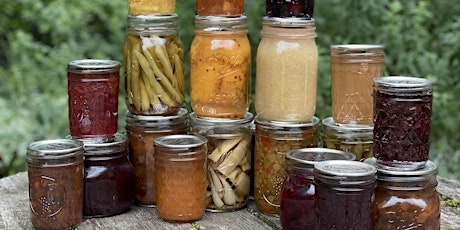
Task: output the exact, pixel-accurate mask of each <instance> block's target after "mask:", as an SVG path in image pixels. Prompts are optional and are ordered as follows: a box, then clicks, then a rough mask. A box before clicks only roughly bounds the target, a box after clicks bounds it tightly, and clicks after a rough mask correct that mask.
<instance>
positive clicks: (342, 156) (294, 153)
mask: <svg viewBox="0 0 460 230" xmlns="http://www.w3.org/2000/svg"><path fill="white" fill-rule="evenodd" d="M354 159H355V155H354V154H352V153H349V152H343V151H340V150H335V149H326V148H302V149H295V150H291V151H289V152H287V153H286V161H287V169H286V171H287V174H288V176H287V178H286V180H285V181H284V184H283V192H282V198H281V211H280V221H281V226H282V227H283V229H285V230H295V229H305V230H308V229H312V230H314V229H315V207H314V204H315V199H314V196H315V185H314V183H313V177H314V174H313V168H314V165H315V164H316V163H317V162H320V161H326V160H354Z"/></svg>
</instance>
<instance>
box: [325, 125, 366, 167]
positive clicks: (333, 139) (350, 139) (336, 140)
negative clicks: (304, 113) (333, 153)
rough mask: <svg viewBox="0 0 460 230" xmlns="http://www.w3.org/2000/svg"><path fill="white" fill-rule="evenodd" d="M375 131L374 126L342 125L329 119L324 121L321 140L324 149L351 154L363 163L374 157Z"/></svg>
mask: <svg viewBox="0 0 460 230" xmlns="http://www.w3.org/2000/svg"><path fill="white" fill-rule="evenodd" d="M373 130H374V126H373V125H340V124H337V123H336V122H335V121H334V119H333V118H332V117H327V118H325V119H323V120H322V126H321V140H322V143H323V147H325V148H329V149H339V150H342V151H345V152H351V153H353V154H355V156H356V160H358V161H363V160H364V159H366V158H369V157H373V156H374V146H373V142H374V133H373Z"/></svg>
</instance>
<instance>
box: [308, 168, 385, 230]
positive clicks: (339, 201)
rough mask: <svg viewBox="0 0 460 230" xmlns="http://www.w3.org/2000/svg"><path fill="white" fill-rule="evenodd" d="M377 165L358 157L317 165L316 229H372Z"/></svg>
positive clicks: (315, 173)
mask: <svg viewBox="0 0 460 230" xmlns="http://www.w3.org/2000/svg"><path fill="white" fill-rule="evenodd" d="M376 171H377V169H376V168H375V167H374V166H373V165H370V164H367V163H364V162H359V161H344V160H330V161H321V162H318V163H316V164H315V166H314V184H315V188H316V191H315V197H314V199H315V211H316V218H315V227H316V229H343V230H355V229H372V227H373V226H372V206H373V203H374V188H375V183H376V182H375V181H376V177H377V176H376Z"/></svg>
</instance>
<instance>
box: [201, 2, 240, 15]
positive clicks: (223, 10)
mask: <svg viewBox="0 0 460 230" xmlns="http://www.w3.org/2000/svg"><path fill="white" fill-rule="evenodd" d="M243 11H244V0H196V12H197V14H198V15H200V16H221V17H239V16H241V15H242V14H243Z"/></svg>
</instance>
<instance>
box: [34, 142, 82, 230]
mask: <svg viewBox="0 0 460 230" xmlns="http://www.w3.org/2000/svg"><path fill="white" fill-rule="evenodd" d="M27 163H28V177H29V201H30V217H31V220H32V225H33V226H34V227H35V228H36V229H67V228H69V229H70V228H74V227H75V226H77V225H78V224H79V223H80V222H81V220H82V216H83V143H81V142H79V141H76V140H70V139H56V140H44V141H38V142H33V143H31V144H30V145H29V146H28V147H27Z"/></svg>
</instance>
